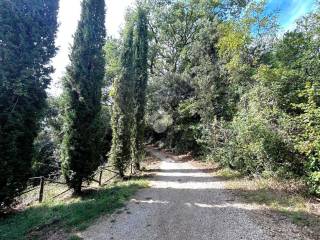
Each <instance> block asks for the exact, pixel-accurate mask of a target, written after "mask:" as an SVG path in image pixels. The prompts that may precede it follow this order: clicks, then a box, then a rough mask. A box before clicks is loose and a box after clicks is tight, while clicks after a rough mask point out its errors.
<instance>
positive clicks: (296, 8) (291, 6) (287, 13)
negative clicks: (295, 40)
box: [267, 0, 316, 30]
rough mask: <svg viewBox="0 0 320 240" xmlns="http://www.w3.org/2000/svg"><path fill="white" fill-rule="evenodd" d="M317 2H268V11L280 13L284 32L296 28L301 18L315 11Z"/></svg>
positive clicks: (276, 0)
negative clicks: (297, 21)
mask: <svg viewBox="0 0 320 240" xmlns="http://www.w3.org/2000/svg"><path fill="white" fill-rule="evenodd" d="M315 6H316V0H268V1H267V11H268V12H271V11H280V12H279V23H280V26H281V28H283V30H290V29H292V28H294V26H295V22H296V20H297V19H299V18H300V17H302V16H304V15H305V14H307V13H309V12H311V11H313V10H314V9H315Z"/></svg>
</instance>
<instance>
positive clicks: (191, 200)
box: [79, 150, 295, 240]
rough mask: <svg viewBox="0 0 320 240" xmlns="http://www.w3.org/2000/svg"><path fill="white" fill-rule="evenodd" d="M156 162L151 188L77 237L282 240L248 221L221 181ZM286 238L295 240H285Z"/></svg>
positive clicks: (167, 161) (163, 161)
mask: <svg viewBox="0 0 320 240" xmlns="http://www.w3.org/2000/svg"><path fill="white" fill-rule="evenodd" d="M151 151H152V154H153V155H155V156H156V157H157V158H159V159H161V164H160V168H159V169H155V170H154V171H155V174H156V175H155V177H154V178H152V179H151V188H148V189H143V190H140V191H139V192H138V193H137V194H136V195H135V196H134V197H133V198H132V199H131V200H130V202H129V203H128V204H127V206H126V207H125V208H124V209H122V211H121V212H117V213H115V214H113V215H111V216H110V215H109V216H105V217H102V218H101V219H99V220H98V221H97V222H96V224H94V225H93V226H91V227H89V228H88V229H87V230H86V231H85V232H82V233H80V234H79V236H80V237H82V238H84V239H96V240H108V239H113V240H126V239H128V240H129V239H130V240H153V239H154V240H155V239H157V240H191V239H192V240H207V239H214V240H220V239H226V240H227V239H230V240H231V239H232V240H238V239H248V240H249V239H257V240H267V239H282V240H283V239H285V238H278V237H276V236H274V235H269V234H270V232H269V231H265V230H264V228H262V227H261V226H260V225H259V223H258V222H257V221H255V220H254V219H253V218H252V214H250V211H254V210H255V209H254V208H253V207H251V206H247V205H244V204H241V203H239V202H237V201H236V199H235V197H234V196H233V195H232V193H231V192H229V191H228V190H225V189H224V185H223V182H222V180H220V179H219V178H216V177H212V176H210V175H209V174H208V173H204V172H203V171H202V170H201V169H197V168H196V167H194V166H193V165H191V164H190V163H188V162H182V161H175V160H173V159H172V158H170V157H167V155H166V154H164V153H161V152H159V151H156V150H151ZM290 239H295V238H292V237H290Z"/></svg>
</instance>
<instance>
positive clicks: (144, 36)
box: [132, 6, 148, 170]
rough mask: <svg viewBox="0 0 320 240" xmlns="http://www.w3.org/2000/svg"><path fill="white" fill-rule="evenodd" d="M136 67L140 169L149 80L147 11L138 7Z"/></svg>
mask: <svg viewBox="0 0 320 240" xmlns="http://www.w3.org/2000/svg"><path fill="white" fill-rule="evenodd" d="M134 69H135V74H134V75H135V89H134V91H135V92H134V97H135V101H134V102H135V112H134V113H135V116H134V125H133V128H132V129H133V132H132V159H133V161H134V163H135V168H136V169H138V170H139V169H140V161H141V160H142V157H143V155H144V146H143V144H144V128H145V122H144V113H145V98H146V88H147V81H148V25H147V16H146V12H145V10H144V9H142V7H140V6H139V7H138V9H137V15H136V26H135V33H134Z"/></svg>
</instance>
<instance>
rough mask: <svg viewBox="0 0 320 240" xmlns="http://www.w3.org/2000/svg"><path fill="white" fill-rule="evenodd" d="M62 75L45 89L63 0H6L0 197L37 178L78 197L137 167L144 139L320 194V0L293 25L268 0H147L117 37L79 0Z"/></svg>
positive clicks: (91, 1) (98, 10)
mask: <svg viewBox="0 0 320 240" xmlns="http://www.w3.org/2000/svg"><path fill="white" fill-rule="evenodd" d="M81 6H82V12H81V18H80V21H79V24H78V28H77V30H76V33H75V35H74V43H73V46H72V48H71V49H70V51H71V53H70V64H69V66H68V67H67V69H66V74H65V76H64V77H63V80H62V81H63V89H64V91H63V94H62V95H61V96H59V97H51V96H49V97H48V96H47V94H46V89H47V87H48V85H49V83H50V81H51V78H50V74H51V73H52V72H53V68H52V66H51V65H50V59H51V58H52V57H53V56H54V55H55V53H56V50H57V49H56V47H55V44H54V40H55V37H56V32H57V12H58V0H48V1H46V2H44V1H41V0H20V1H18V0H3V1H0V46H1V47H0V76H1V78H0V152H1V154H0V161H1V163H2V168H1V169H0V202H1V207H2V208H3V207H6V206H9V205H10V204H11V203H12V201H13V200H14V198H15V197H16V196H17V195H18V194H19V193H21V192H22V191H23V189H24V188H25V187H26V183H27V179H28V178H29V177H30V176H38V175H43V176H47V175H50V174H51V173H52V172H58V173H59V174H61V175H63V176H64V177H65V179H66V181H67V183H68V184H69V186H70V187H72V188H73V189H74V192H75V193H76V194H79V193H80V192H81V185H82V182H83V181H89V180H90V178H91V176H92V174H93V173H94V172H95V170H96V169H97V167H98V166H99V165H100V164H102V163H105V162H106V161H111V162H112V163H113V164H114V165H115V168H116V169H117V170H118V171H119V173H120V175H121V176H122V177H125V174H126V172H127V169H128V167H129V165H132V164H133V165H134V168H135V169H136V170H139V169H140V162H141V160H142V159H143V157H144V154H145V153H144V143H154V144H157V145H159V146H160V147H166V148H170V149H172V150H174V151H176V152H187V151H189V152H192V154H193V155H194V156H196V157H197V158H202V159H205V160H207V161H215V162H218V163H220V164H221V165H222V166H226V167H229V168H232V169H237V170H238V171H240V172H242V173H243V174H246V175H251V176H259V177H281V178H284V179H299V180H303V181H304V182H305V184H306V186H307V188H308V191H309V193H311V194H314V195H319V194H320V163H319V153H320V148H319V146H320V144H319V142H320V131H319V129H320V127H319V122H320V121H319V120H320V112H319V104H320V99H319V72H320V56H319V49H320V46H319V30H320V29H319V26H320V24H319V23H320V22H319V21H320V17H319V16H320V15H319V8H318V7H319V6H318V7H317V8H315V10H314V11H313V12H312V13H310V14H307V15H306V16H304V17H302V18H301V19H300V20H298V22H297V24H296V26H295V27H294V28H292V29H291V30H288V31H286V32H283V31H282V30H281V28H279V24H278V20H277V15H276V14H273V13H271V12H268V9H267V8H266V2H264V1H253V0H252V1H251V0H237V1H229V0H220V1H211V0H210V1H208V0H190V1H182V0H181V1H180V0H178V1H170V0H141V1H138V4H137V6H135V7H134V8H133V9H131V10H128V12H127V15H126V24H125V27H124V29H123V31H122V33H121V36H120V38H119V39H116V38H112V37H110V36H107V37H106V30H105V25H104V23H105V3H104V1H103V0H83V1H82V5H81Z"/></svg>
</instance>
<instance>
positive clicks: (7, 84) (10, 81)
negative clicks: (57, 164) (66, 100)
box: [0, 0, 58, 208]
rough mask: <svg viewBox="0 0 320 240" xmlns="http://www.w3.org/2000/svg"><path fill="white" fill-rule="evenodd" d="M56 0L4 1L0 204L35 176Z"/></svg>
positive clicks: (0, 21) (0, 9)
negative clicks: (34, 156) (36, 141)
mask: <svg viewBox="0 0 320 240" xmlns="http://www.w3.org/2000/svg"><path fill="white" fill-rule="evenodd" d="M57 12H58V0H48V1H42V0H2V1H0V153H1V154H0V162H1V169H0V207H1V208H2V207H5V206H8V205H9V204H10V203H11V202H12V201H13V199H14V197H15V196H17V195H18V194H19V193H20V192H21V191H22V190H23V189H24V188H25V186H26V183H27V179H28V177H30V174H31V163H32V153H33V140H34V139H35V137H36V135H37V132H38V129H39V120H40V119H41V116H42V113H43V109H44V108H45V106H46V97H47V95H46V91H45V90H46V88H47V87H48V85H49V83H50V80H51V78H50V73H52V72H53V68H52V66H51V65H50V59H51V58H52V57H53V56H54V55H55V52H56V48H55V45H54V40H55V37H56V31H57Z"/></svg>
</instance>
